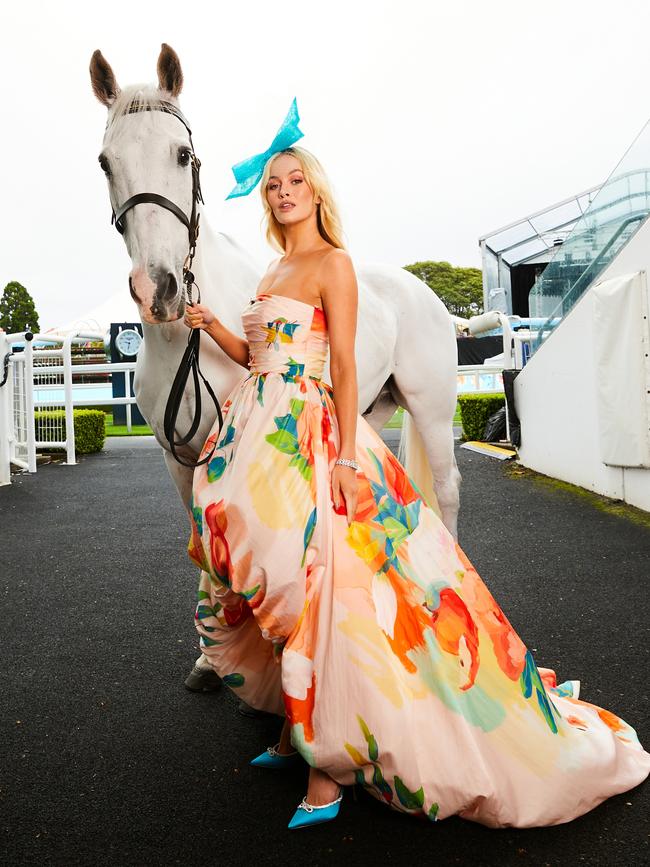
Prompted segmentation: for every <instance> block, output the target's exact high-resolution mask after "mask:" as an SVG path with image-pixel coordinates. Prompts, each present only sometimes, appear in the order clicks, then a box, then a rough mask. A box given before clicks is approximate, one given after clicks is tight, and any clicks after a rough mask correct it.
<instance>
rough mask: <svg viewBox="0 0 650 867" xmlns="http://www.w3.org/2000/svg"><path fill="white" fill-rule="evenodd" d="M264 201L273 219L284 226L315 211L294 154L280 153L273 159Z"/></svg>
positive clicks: (309, 190)
mask: <svg viewBox="0 0 650 867" xmlns="http://www.w3.org/2000/svg"><path fill="white" fill-rule="evenodd" d="M266 198H267V201H268V203H269V205H270V206H271V209H272V210H273V214H274V216H275V218H276V220H277V221H278V223H281V224H283V225H288V224H290V223H299V222H300V221H301V220H305V219H307V217H310V216H311V214H312V213H313V212H314V210H315V209H316V205H315V204H314V194H313V191H312V189H311V187H310V186H309V184H308V183H307V180H306V178H305V176H304V174H303V171H302V169H301V167H300V161H299V160H298V159H297V157H295V156H294V155H293V154H280V155H279V156H277V157H276V158H275V159H274V160H273V162H272V164H271V174H270V177H269V180H268V183H267V185H266Z"/></svg>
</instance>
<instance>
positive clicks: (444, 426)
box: [393, 368, 461, 539]
mask: <svg viewBox="0 0 650 867" xmlns="http://www.w3.org/2000/svg"><path fill="white" fill-rule="evenodd" d="M398 370H399V368H398ZM401 377H402V375H400V374H398V373H395V374H393V387H394V391H395V399H396V400H397V401H398V403H399V404H400V405H401V406H403V407H404V408H405V409H406V410H407V412H409V413H410V414H411V416H412V421H413V423H414V424H415V427H416V430H417V432H418V434H419V436H420V438H421V440H422V444H423V446H424V450H425V452H426V456H427V459H428V462H429V466H430V468H431V473H432V476H433V488H434V491H435V494H436V499H437V500H438V505H439V507H440V516H441V518H442V522H443V524H444V525H445V527H447V529H448V530H449V532H450V533H451V534H452V535H453V537H454V539H457V538H458V510H459V506H460V482H461V475H460V471H459V469H458V465H457V464H456V455H455V453H454V429H453V418H454V412H455V407H456V375H455V370H454V376H453V381H452V379H451V377H442V378H441V380H438V381H436V382H435V383H430V382H429V383H426V384H424V385H423V384H422V383H418V382H417V381H416V382H413V380H412V379H409V377H408V376H407V375H404V377H403V379H402V378H401ZM447 380H449V381H447Z"/></svg>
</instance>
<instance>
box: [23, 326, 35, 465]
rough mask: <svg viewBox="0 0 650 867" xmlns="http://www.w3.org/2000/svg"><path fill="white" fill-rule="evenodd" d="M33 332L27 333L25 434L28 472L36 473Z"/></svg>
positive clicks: (24, 370)
mask: <svg viewBox="0 0 650 867" xmlns="http://www.w3.org/2000/svg"><path fill="white" fill-rule="evenodd" d="M33 339H34V335H33V334H32V332H31V331H26V332H25V348H24V350H23V352H24V354H25V365H24V369H23V374H24V377H25V384H24V390H25V427H26V431H25V434H26V436H27V472H29V473H35V472H36V421H35V419H34V348H33V346H32V340H33Z"/></svg>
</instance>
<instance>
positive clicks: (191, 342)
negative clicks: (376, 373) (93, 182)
mask: <svg viewBox="0 0 650 867" xmlns="http://www.w3.org/2000/svg"><path fill="white" fill-rule="evenodd" d="M140 111H164V112H166V113H167V114H171V115H173V116H174V117H176V118H178V120H180V122H181V123H182V124H183V126H184V127H185V129H186V130H187V132H188V135H189V137H190V160H191V165H192V212H191V214H190V216H189V217H188V216H187V214H185V212H184V211H183V210H181V208H179V207H178V205H177V204H175V203H174V202H172V201H171V200H170V199H168V198H166V197H165V196H161V195H159V194H158V193H136V194H135V195H134V196H131V198H130V199H127V200H126V202H124V204H123V205H121V206H120V207H119V208H118V209H117V211H115V210H114V209H113V211H112V217H111V224H114V225H115V228H116V229H117V231H118V232H119V233H120V235H123V234H124V231H125V228H126V227H125V225H124V215H125V214H126V213H127V211H129V210H130V209H131V208H133V207H135V205H140V204H144V203H148V204H152V205H160V206H161V207H163V208H166V209H167V210H168V211H171V212H172V214H174V215H175V216H176V217H178V219H179V220H180V221H181V223H183V225H184V226H185V227H186V228H187V231H188V236H189V251H188V254H187V256H186V257H185V262H184V263H183V285H184V286H185V291H186V301H187V302H188V303H189V304H192V303H193V302H192V286H196V289H197V293H198V303H200V302H201V290H200V289H199V286H198V284H197V283H196V281H195V280H194V274H193V273H192V271H191V268H192V262H193V260H194V256H195V253H196V242H197V240H198V237H199V217H200V214H199V213H198V210H197V205H198V203H199V202H201V203H202V204H205V203H204V201H203V194H202V192H201V182H200V178H199V170H200V168H201V161H200V160H199V158H198V157H197V155H196V153H195V152H194V142H193V141H192V130H191V129H190V127H189V124H188V122H187V120H186V119H185V117H184V115H183V113H182V112H181V110H180V109H179V108H177V106H175V105H174V104H173V103H171V102H167V101H165V100H162V99H161V100H158V101H156V102H149V103H147V102H141V101H139V100H137V99H135V100H132V101H131V102H130V103H129V104H128V106H127V107H126V108H125V109H124V111H123V112H122V114H134V113H135V112H140ZM200 340H201V331H200V329H199V328H192V329H190V334H189V337H188V340H187V348H186V349H185V352H184V354H183V358H182V360H181V363H180V366H179V368H178V372H177V374H176V377H175V378H174V382H173V384H172V387H171V390H170V393H169V398H168V399H167V405H166V407H165V417H164V425H163V426H164V432H165V437H166V438H167V441H168V442H169V448H170V451H171V453H172V455H173V456H174V458H175V459H176V460H177V461H178V463H179V464H183V465H184V466H186V467H198V466H200V465H201V464H205V463H207V462H208V461H209V460H210V459H211V458H212V455H213V453H214V451H215V449H216V446H217V440H218V435H217V437H215V441H214V443H213V445H212V449H211V450H210V453H209V454H207V455H206V456H205V457H204V458H203V459H202V460H200V461H196V462H194V461H187V460H185V459H184V458H182V457H180V456H179V455H178V454H177V452H176V446H183V445H187V443H188V442H190V440H191V439H192V437H193V436H194V434H195V433H196V432H197V430H198V428H199V425H200V423H201V387H200V383H199V376H200V377H201V379H202V380H203V382H204V384H205V387H206V389H207V390H208V393H209V395H210V397H211V398H212V400H213V402H214V405H215V407H216V409H217V415H218V417H219V431H221V428H222V426H223V416H222V414H221V406H220V405H219V401H218V400H217V397H216V395H215V393H214V391H213V390H212V387H211V386H210V383H209V382H208V381H207V379H206V378H205V377H204V376H203V373H202V372H201V368H200V367H199V346H200ZM190 372H191V373H192V375H193V380H194V394H195V406H194V417H193V419H192V423H191V425H190V429H189V431H188V432H187V433H186V434H185V436H184V437H181V438H180V439H179V440H177V439H175V433H176V431H175V428H176V419H177V416H178V411H179V409H180V406H181V402H182V399H183V393H184V391H185V386H186V384H187V380H188V378H189V375H190Z"/></svg>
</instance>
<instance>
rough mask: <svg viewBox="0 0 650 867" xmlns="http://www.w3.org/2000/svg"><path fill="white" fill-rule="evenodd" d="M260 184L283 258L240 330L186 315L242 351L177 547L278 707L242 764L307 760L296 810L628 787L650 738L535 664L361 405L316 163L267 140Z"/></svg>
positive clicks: (466, 808)
mask: <svg viewBox="0 0 650 867" xmlns="http://www.w3.org/2000/svg"><path fill="white" fill-rule="evenodd" d="M260 190H261V195H262V203H263V206H264V209H265V213H266V218H267V237H268V239H269V241H270V242H271V243H273V244H274V245H275V246H276V247H277V248H279V249H281V250H282V251H283V255H282V256H281V257H280V258H279V259H277V260H275V261H274V262H273V263H272V264H271V266H270V267H269V269H268V271H267V273H266V274H265V275H264V277H263V278H262V281H261V283H260V285H259V287H258V291H257V293H256V296H255V297H254V298H251V299H250V303H249V304H248V305H247V307H246V308H245V309H244V311H243V313H242V318H243V324H244V330H245V334H246V338H241V337H239V336H238V335H235V334H234V333H232V332H231V331H229V330H228V329H227V328H225V327H224V326H223V325H222V324H221V323H220V322H219V321H218V320H217V319H216V318H215V317H214V315H213V314H212V312H211V311H210V310H209V309H208V308H207V307H205V306H203V305H194V306H193V307H188V309H187V313H186V318H185V321H186V323H187V325H188V326H189V327H192V328H203V329H205V331H206V332H207V333H208V334H210V336H211V337H213V338H214V339H215V340H216V341H217V343H218V344H219V346H220V347H221V348H222V349H223V350H224V352H227V353H228V355H230V356H231V358H233V359H235V360H236V361H238V362H239V363H240V364H241V365H242V367H247V368H250V372H249V374H248V376H246V377H245V378H244V379H243V381H242V382H241V384H240V385H239V386H238V387H237V388H235V389H234V390H233V392H232V393H231V394H230V395H229V397H228V399H227V400H226V401H225V403H224V407H223V415H224V422H223V427H222V429H221V431H219V430H217V429H216V428H215V430H214V431H213V432H211V434H210V436H209V437H208V439H207V441H206V443H205V446H204V449H203V451H202V454H201V456H203V455H204V454H207V452H208V451H209V449H210V448H211V447H212V445H214V443H215V440H217V439H218V442H217V448H216V450H215V452H214V455H213V457H212V459H211V461H210V462H209V463H207V464H205V465H202V466H200V467H197V469H196V471H195V474H194V487H193V504H192V505H193V509H192V512H193V522H192V536H191V539H190V543H189V547H188V551H189V554H190V556H191V558H192V559H193V561H194V562H195V563H196V564H197V565H198V566H199V567H200V568H201V569H202V570H203V573H202V578H201V584H200V589H199V603H198V606H197V611H196V624H197V629H198V631H199V633H200V636H201V649H202V650H203V652H204V654H206V656H207V657H208V658H209V660H210V662H211V664H212V666H213V667H214V669H215V670H216V671H217V673H218V674H219V675H220V676H221V677H222V678H223V680H224V682H225V683H226V684H227V685H229V686H231V687H232V688H233V690H234V691H235V692H236V693H237V694H238V695H239V696H240V697H241V698H243V699H244V700H245V701H246V702H247V703H248V704H250V705H252V706H253V707H256V708H258V709H261V710H267V711H272V712H275V713H278V714H280V715H283V714H286V718H285V722H284V726H283V728H282V732H281V735H280V740H279V743H278V744H276V745H275V747H269V748H268V749H267V751H266V752H265V753H262V755H261V756H258V757H257V758H256V759H254V760H253V761H252V764H254V765H257V766H259V767H268V768H276V769H279V770H281V769H282V768H284V767H286V766H288V765H289V764H292V763H293V762H295V761H299V760H300V758H301V757H302V758H303V759H304V760H305V761H306V762H307V763H308V764H309V765H310V770H309V781H308V789H307V794H306V797H305V799H303V802H302V803H301V804H300V806H299V807H298V809H297V810H296V813H295V815H294V817H293V818H292V820H291V822H290V824H289V827H290V828H295V827H303V826H305V825H308V824H314V823H317V822H322V821H327V820H328V819H332V818H334V816H336V814H337V812H338V809H339V803H340V800H341V795H342V788H341V787H342V786H344V785H350V784H354V783H359V784H361V785H363V786H364V787H365V788H366V789H367V790H368V791H369V792H370V793H371V794H373V795H374V796H376V797H377V798H378V799H380V800H384V801H386V802H387V803H388V804H390V805H391V806H392V807H394V808H396V809H398V810H402V811H404V812H411V813H414V814H418V815H424V816H426V817H428V818H429V819H431V820H436V819H440V818H444V817H446V816H448V815H451V814H458V815H460V816H462V817H464V818H468V819H473V820H475V821H478V822H481V823H483V824H485V825H490V826H493V827H498V826H504V825H514V826H519V827H526V826H533V825H550V824H555V823H559V822H565V821H569V820H570V819H572V818H574V817H576V816H578V815H581V814H582V813H584V812H586V811H587V810H589V809H591V808H592V807H594V806H596V804H598V803H600V802H601V801H603V800H604V799H605V798H607V797H609V796H611V795H613V794H616V793H619V792H622V791H626V790H627V789H629V788H632V787H633V786H635V785H637V784H638V783H640V782H641V781H642V780H643V779H645V777H646V776H647V775H648V772H649V771H650V755H649V754H648V753H647V752H645V751H644V750H643V749H642V748H641V746H640V744H639V742H638V740H637V738H636V735H635V732H634V731H633V729H632V728H631V727H630V726H629V725H627V724H626V723H625V722H623V721H622V720H620V719H619V718H618V717H617V716H615V715H614V714H613V713H611V712H609V711H605V710H603V709H601V708H598V707H596V706H595V705H592V704H589V703H587V702H583V701H580V700H579V699H578V696H577V682H575V681H571V682H567V683H565V684H561V685H559V686H558V685H557V684H556V681H555V675H554V673H553V671H551V670H550V669H538V668H537V667H536V666H535V663H534V661H533V657H532V655H531V653H530V652H529V651H528V650H527V648H526V647H525V645H524V643H523V641H522V640H521V638H520V637H519V636H518V635H517V634H516V632H515V631H514V629H513V628H512V626H511V624H510V623H509V621H508V620H507V618H506V616H505V615H504V614H503V612H502V611H501V609H500V608H499V606H498V605H497V603H496V602H495V600H494V599H493V597H492V596H491V594H490V593H489V591H488V589H487V587H486V586H485V584H484V583H483V582H482V581H481V579H480V577H479V576H478V574H477V573H476V571H475V570H474V568H473V567H472V564H471V563H470V562H469V560H468V559H467V557H466V556H465V554H464V553H463V551H462V550H461V549H460V548H459V546H458V545H457V544H456V543H455V541H454V539H453V537H452V535H451V534H450V533H449V532H448V530H447V529H446V528H445V526H444V525H443V524H442V522H441V521H440V519H439V517H438V516H437V513H436V512H435V511H434V510H433V509H432V508H431V507H430V505H429V504H427V503H426V502H425V500H424V499H423V497H422V495H421V494H420V492H419V490H418V489H417V487H416V485H415V484H414V483H413V481H412V480H411V479H410V478H409V477H408V476H407V474H406V472H405V470H404V468H403V467H402V466H401V464H399V463H398V461H397V460H396V459H395V457H394V456H393V455H392V453H391V452H390V450H389V449H388V447H387V446H385V444H384V443H383V441H382V440H381V438H380V437H379V435H378V434H377V433H376V432H375V431H374V430H373V429H372V428H371V427H370V425H368V423H367V422H366V421H365V419H363V418H362V417H361V416H359V415H358V408H357V381H356V371H355V359H354V339H355V328H356V315H357V283H356V279H355V274H354V268H353V266H352V263H351V260H350V257H349V255H348V253H347V252H346V251H345V249H344V247H343V244H342V241H341V232H340V224H339V220H338V216H337V210H336V206H335V204H334V200H333V197H332V193H331V190H330V187H329V184H328V181H327V178H326V176H325V173H324V172H323V170H322V167H321V165H320V163H319V162H318V161H317V160H316V158H315V157H314V156H313V155H312V154H311V153H309V152H308V151H306V150H305V149H303V148H298V147H288V148H283V149H282V150H278V152H277V153H275V154H274V155H271V157H270V158H268V159H267V160H266V162H265V165H264V171H263V174H262V177H261V188H260ZM328 348H329V352H330V372H331V379H332V385H329V384H328V383H326V382H325V381H324V380H323V379H322V378H321V374H322V371H323V366H324V362H325V359H326V357H327V351H328ZM357 461H358V463H357Z"/></svg>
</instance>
